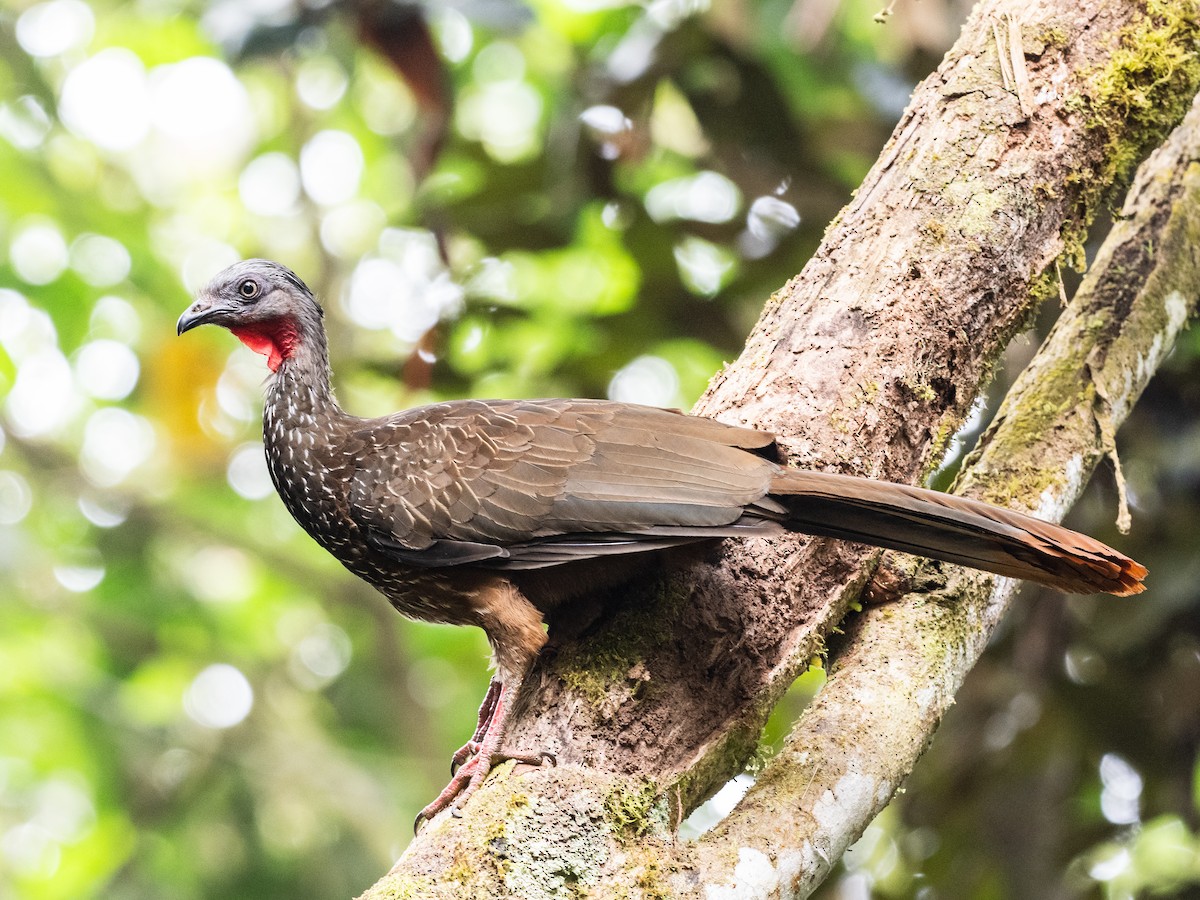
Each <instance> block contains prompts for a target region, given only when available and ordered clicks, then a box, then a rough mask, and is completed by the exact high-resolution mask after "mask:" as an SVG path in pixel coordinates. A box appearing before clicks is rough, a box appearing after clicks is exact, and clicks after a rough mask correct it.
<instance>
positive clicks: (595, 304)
mask: <svg viewBox="0 0 1200 900" xmlns="http://www.w3.org/2000/svg"><path fill="white" fill-rule="evenodd" d="M877 5H878V4H877V3H875V4H873V3H870V2H866V0H847V2H844V3H838V2H836V0H824V2H822V0H796V2H791V0H769V2H763V3H754V4H751V3H747V2H745V0H712V2H711V3H709V2H703V0H694V2H685V0H678V2H673V0H671V2H667V0H656V2H654V3H651V4H648V5H642V4H628V3H621V2H615V0H607V2H595V0H593V2H583V0H576V2H565V0H561V2H560V0H536V2H530V3H529V4H528V5H527V6H523V5H520V4H518V3H517V2H515V0H511V2H510V0H460V2H456V3H446V4H440V3H439V4H433V3H430V4H428V5H427V6H421V7H416V6H411V7H406V6H404V5H401V4H397V5H395V7H394V8H393V9H392V11H393V12H394V13H396V14H397V15H400V16H401V19H400V21H401V24H402V26H403V27H402V28H401V32H400V33H401V35H402V36H409V37H411V36H413V35H414V34H418V36H419V27H418V26H419V23H420V22H422V21H427V22H428V23H429V25H430V28H431V32H432V36H433V45H431V46H434V47H436V53H435V54H433V55H432V56H431V57H430V60H432V62H428V63H427V64H426V65H425V66H424V67H423V68H421V67H415V68H410V69H408V70H406V71H403V72H401V71H399V70H398V69H397V68H396V67H395V66H394V65H393V62H391V61H390V60H392V55H391V54H390V53H389V49H388V48H389V47H394V43H393V44H390V43H389V41H394V40H395V39H396V32H395V30H393V31H388V30H387V29H386V28H383V27H381V24H380V22H379V21H377V20H373V19H371V18H370V17H369V15H368V13H367V12H365V11H366V10H368V9H369V7H368V5H365V4H364V5H353V4H349V3H337V2H335V3H333V4H330V5H323V4H313V5H312V6H307V5H293V4H290V3H284V2H278V3H275V2H268V0H261V2H253V3H241V2H235V0H223V2H213V3H209V4H200V3H196V2H186V0H139V2H128V3H118V2H115V0H92V2H85V0H50V2H45V3H36V4H32V3H28V2H23V0H0V50H2V54H0V185H2V187H0V406H2V414H0V898H8V897H22V898H30V900H43V898H44V900H52V898H64V900H65V898H71V900H80V898H89V897H97V898H99V897H103V898H117V900H121V898H159V897H171V898H189V897H243V896H245V897H250V896H253V897H261V898H270V897H295V896H301V897H309V896H312V897H317V896H320V897H335V896H349V895H352V894H354V893H357V892H358V891H360V890H361V889H362V888H364V887H365V886H366V885H367V884H369V883H370V882H371V881H372V880H374V878H375V877H377V876H378V875H379V874H380V873H382V871H384V870H385V869H386V867H387V866H388V865H389V862H390V860H392V859H393V858H394V857H395V856H396V855H397V854H398V853H399V852H400V851H401V850H402V848H403V846H404V844H405V842H406V841H407V839H408V834H409V822H411V820H412V817H413V815H414V813H415V811H416V810H417V809H418V808H420V806H421V805H422V804H423V803H424V802H426V801H427V800H428V799H429V797H430V796H432V794H433V793H434V792H435V791H436V789H437V788H438V787H440V785H441V783H442V782H443V780H444V778H445V765H446V760H447V758H448V755H449V753H450V751H451V750H452V749H453V748H455V747H457V746H458V744H460V743H461V742H462V740H463V739H464V737H465V735H467V734H468V733H469V732H470V730H471V728H472V727H473V724H474V708H475V705H476V703H477V702H478V700H479V698H480V696H482V693H483V689H484V686H485V684H486V680H487V673H486V667H485V660H486V655H487V648H486V644H485V642H484V641H483V639H482V637H481V636H480V635H479V634H476V633H472V632H469V631H467V630H459V629H450V628H441V627H434V626H426V625H420V624H414V623H408V622H404V621H402V620H401V619H400V618H399V617H398V616H396V615H395V614H394V613H393V612H392V611H391V609H390V608H389V607H388V606H387V605H386V604H385V603H383V602H382V600H380V598H378V597H377V596H375V595H373V594H372V593H371V592H370V591H369V590H367V589H366V588H365V587H363V586H362V585H361V584H358V583H357V582H355V581H354V580H352V579H350V578H349V577H348V576H347V575H346V574H345V573H344V572H343V571H342V570H341V569H340V568H339V567H338V566H337V565H336V564H335V563H333V562H332V561H331V560H330V559H329V558H328V557H327V556H326V555H324V554H323V553H322V552H321V551H320V550H319V549H318V548H317V547H315V545H313V544H312V543H311V542H310V541H308V539H307V538H305V537H304V536H303V535H302V534H301V533H300V532H299V530H298V529H297V527H296V526H295V525H294V524H293V523H292V522H291V520H290V519H289V518H288V517H287V515H286V513H285V512H284V511H283V510H282V508H281V506H280V504H279V503H278V501H277V500H276V498H275V497H274V494H273V492H272V491H271V488H270V484H269V482H267V481H266V480H265V469H264V467H263V465H262V462H261V448H260V444H259V425H258V415H259V390H260V383H261V380H262V374H263V368H262V362H261V360H259V359H258V358H257V357H254V356H253V355H252V354H250V353H249V351H247V350H245V349H244V348H241V347H235V346H234V345H233V342H232V341H231V340H229V338H228V336H227V335H224V334H218V333H213V334H207V333H203V332H201V333H199V334H196V335H189V337H188V339H187V340H186V341H177V340H176V339H175V337H174V330H173V323H174V321H175V319H176V317H177V316H178V314H179V312H180V311H181V310H182V309H183V308H184V307H185V306H186V305H187V303H188V296H189V293H190V291H192V290H194V289H195V288H196V287H198V286H199V285H200V284H202V283H203V282H204V280H206V279H207V277H209V276H210V275H211V274H213V273H214V272H215V271H216V270H218V269H219V268H221V267H222V266H223V265H225V264H227V263H228V262H231V261H233V260H234V259H236V258H239V257H243V256H254V255H261V256H269V257H273V258H276V259H279V260H280V261H282V262H284V263H286V264H288V265H290V266H292V267H293V268H295V269H296V270H297V271H298V272H299V273H300V274H301V275H302V276H303V277H304V278H305V279H306V280H307V281H308V282H309V284H310V285H312V286H313V287H314V289H316V291H317V293H318V294H319V295H320V296H321V297H323V298H324V300H325V304H326V307H327V309H328V311H329V316H328V321H329V327H330V332H331V342H332V352H333V357H334V363H335V368H336V372H337V388H338V390H339V393H340V395H341V398H342V400H343V402H344V403H345V405H346V406H348V407H349V408H350V409H352V410H354V411H356V412H359V413H362V414H376V413H382V412H389V411H391V410H393V409H397V408H400V407H403V406H408V405H414V404H417V403H422V402H426V401H429V400H433V399H440V398H445V397H453V396H463V395H475V396H534V395H543V396H547V395H593V396H600V395H605V394H608V395H610V396H614V397H619V398H621V399H626V400H634V401H641V402H649V403H658V404H663V405H671V406H684V407H686V406H688V405H690V403H691V402H692V401H693V400H694V399H695V398H696V397H697V396H698V395H699V393H700V392H701V391H702V390H703V388H704V386H705V384H706V383H707V379H708V378H709V377H710V376H711V375H712V374H713V373H714V372H715V371H717V369H718V368H719V367H720V365H721V363H722V361H723V360H728V359H732V358H733V357H734V356H736V354H737V352H738V349H739V346H740V343H741V340H742V337H743V336H744V334H745V332H746V331H747V329H748V328H749V327H750V325H751V324H752V323H753V321H754V318H755V316H756V315H757V311H758V310H759V309H760V308H761V306H762V304H763V302H764V301H765V300H766V298H767V297H768V296H769V294H770V293H771V291H773V290H774V289H776V288H777V287H779V286H780V285H781V284H782V283H783V282H784V281H785V280H786V278H787V277H789V276H790V275H792V274H794V273H795V272H797V271H799V269H800V268H801V267H802V265H803V263H804V261H805V260H806V258H807V256H808V255H809V254H810V253H811V252H812V250H813V249H814V248H815V246H816V243H817V241H818V240H819V237H820V233H821V231H822V230H823V228H824V226H825V223H826V222H828V221H829V220H830V219H831V218H832V217H833V215H834V214H835V213H836V211H837V210H838V209H839V208H840V206H841V205H842V204H843V203H844V202H845V201H846V200H847V199H848V197H849V193H850V191H851V190H852V189H853V188H854V187H855V185H856V184H857V182H858V180H859V179H860V178H861V176H862V175H863V173H864V172H865V171H866V168H867V167H868V166H869V165H870V163H871V162H872V160H873V159H874V157H875V154H876V152H877V150H878V148H879V147H880V146H882V143H883V141H884V140H885V139H886V136H887V133H888V131H889V129H890V127H891V124H892V123H893V122H894V120H895V118H896V117H897V115H898V114H899V111H900V109H901V108H902V107H903V104H904V103H905V102H906V100H907V96H908V92H909V90H910V88H911V85H912V84H913V83H915V80H916V79H918V78H919V77H921V76H922V75H923V74H924V73H925V72H927V71H928V70H929V69H930V68H931V67H932V66H933V65H934V64H936V62H937V60H938V59H939V58H940V56H941V54H942V53H943V52H944V51H945V49H946V48H947V47H948V46H949V42H950V41H951V40H952V39H953V36H954V33H955V31H956V29H957V27H958V22H959V21H960V19H961V17H962V16H963V15H964V14H965V10H964V9H963V8H962V6H961V5H960V4H954V3H950V2H949V0H944V2H937V0H924V2H922V3H920V4H905V3H901V4H900V5H899V6H898V7H897V9H896V11H895V14H894V16H893V17H892V18H891V20H890V21H889V23H888V25H887V26H886V27H884V28H880V27H879V26H878V25H876V24H875V23H874V22H873V21H872V19H873V16H874V14H875V12H876V11H877V9H876V6H877ZM389 8H391V7H389ZM414 10H419V11H420V15H419V16H416V15H414ZM397 11H398V12H397ZM404 17H408V18H404ZM414 22H416V23H417V25H414ZM384 24H386V23H384ZM410 58H411V56H410ZM443 125H444V126H445V130H444V133H443V130H442V126H443ZM1044 324H1045V323H1043V325H1044ZM1027 350H1028V347H1022V346H1018V347H1016V348H1015V349H1014V351H1013V354H1012V357H1013V359H1012V361H1011V362H1012V365H1018V364H1019V362H1020V357H1021V355H1022V353H1023V352H1027ZM1198 358H1200V342H1198V341H1197V340H1196V337H1195V335H1194V334H1192V335H1191V336H1190V337H1189V339H1188V342H1187V344H1186V346H1184V347H1181V348H1180V349H1179V350H1178V351H1177V352H1176V354H1175V356H1174V357H1173V359H1172V360H1171V361H1170V363H1169V365H1168V367H1167V368H1168V370H1167V371H1166V372H1165V373H1164V375H1163V377H1162V378H1160V379H1159V380H1158V381H1157V382H1156V383H1155V385H1154V387H1153V388H1152V389H1151V391H1150V392H1149V395H1148V397H1147V399H1146V400H1145V401H1144V402H1143V404H1142V406H1141V407H1139V411H1138V413H1137V422H1136V423H1135V425H1134V428H1132V429H1130V431H1131V432H1132V437H1130V438H1129V439H1127V440H1126V441H1125V443H1126V444H1127V448H1126V451H1125V452H1126V460H1125V467H1126V471H1127V473H1128V474H1129V477H1130V483H1131V487H1132V489H1133V492H1134V499H1135V502H1136V504H1137V509H1136V510H1135V512H1136V513H1137V515H1136V522H1137V524H1136V526H1135V534H1134V536H1133V537H1132V538H1131V539H1119V540H1120V542H1121V546H1122V547H1123V548H1126V549H1128V550H1129V552H1131V553H1132V554H1133V555H1135V556H1139V557H1141V558H1144V561H1146V562H1147V563H1149V564H1150V566H1151V569H1152V572H1153V578H1154V580H1153V582H1152V591H1151V593H1150V594H1149V595H1148V596H1149V597H1150V599H1149V600H1147V601H1145V602H1144V603H1143V602H1141V601H1139V602H1137V603H1126V604H1117V603H1113V602H1111V601H1097V600H1093V599H1087V598H1084V599H1075V600H1071V601H1067V602H1064V601H1061V600H1049V601H1048V602H1046V603H1043V604H1033V603H1030V604H1028V605H1022V607H1021V609H1020V610H1019V611H1018V614H1017V615H1016V616H1014V619H1013V622H1012V623H1011V625H1010V628H1009V632H1008V634H1007V635H1006V637H1005V638H1004V639H1003V640H1002V641H1001V642H1000V646H998V647H997V648H996V649H995V651H994V652H993V653H992V654H991V655H990V656H989V657H988V659H987V660H986V661H985V663H984V664H983V666H981V668H980V670H979V671H978V672H977V673H976V674H975V676H973V678H972V680H971V682H970V683H969V685H968V687H967V689H966V690H965V691H964V694H963V697H962V698H961V701H960V705H959V708H958V709H956V710H955V712H954V713H953V714H952V715H951V716H949V717H948V721H947V723H946V726H945V727H944V729H943V731H942V733H941V735H940V737H939V739H938V741H937V742H936V743H935V747H934V749H933V751H932V752H931V753H930V755H929V756H928V757H927V758H926V759H925V760H923V761H922V764H921V766H920V767H919V768H918V770H917V772H915V773H914V775H913V778H912V780H911V783H910V789H909V792H908V793H907V794H905V795H903V796H902V797H901V799H900V800H899V801H898V802H897V803H895V804H893V806H892V807H890V808H889V810H888V811H887V812H886V813H885V814H884V815H883V816H881V817H880V819H879V821H877V822H876V823H875V825H873V826H872V828H871V830H870V831H869V832H868V834H867V836H866V838H864V840H863V842H861V843H860V845H859V846H858V848H856V849H855V851H854V852H853V853H852V854H851V855H850V856H849V857H848V858H847V861H846V863H845V865H844V866H843V867H842V868H841V869H839V871H838V873H837V875H836V876H835V877H834V878H833V879H831V881H830V883H829V885H827V887H826V888H825V891H826V896H830V897H833V896H845V897H860V896H865V895H866V894H868V893H872V892H873V893H875V894H877V895H879V896H889V897H890V896H897V897H898V896H912V895H917V896H929V897H932V896H934V895H935V894H942V895H945V896H980V897H987V896H1022V897H1034V896H1055V897H1058V896H1075V895H1080V896H1082V895H1087V894H1089V893H1093V892H1095V891H1097V890H1102V891H1103V892H1104V893H1106V895H1107V896H1111V897H1126V896H1135V895H1140V894H1141V893H1144V892H1147V891H1149V892H1156V893H1159V894H1164V893H1170V892H1171V891H1174V890H1177V889H1180V888H1181V886H1183V885H1194V884H1197V883H1200V838H1198V837H1197V831H1196V827H1197V805H1198V803H1197V788H1196V787H1195V786H1194V779H1193V770H1194V768H1195V766H1196V741H1197V738H1198V736H1200V727H1198V725H1200V718H1198V717H1197V715H1196V710H1197V709H1198V708H1200V703H1198V702H1197V701H1200V637H1198V636H1197V627H1198V626H1197V622H1196V616H1195V612H1194V610H1195V608H1196V600H1197V589H1196V587H1195V585H1196V583H1197V580H1198V576H1200V571H1197V568H1198V566H1200V562H1198V560H1200V553H1198V552H1197V550H1198V549H1200V545H1198V543H1197V538H1196V534H1197V530H1196V524H1195V523H1196V521H1197V516H1198V515H1200V500H1198V497H1197V495H1198V494H1200V433H1198V427H1200V426H1197V424H1196V423H1197V422H1200V417H1197V416H1196V415H1195V413H1196V410H1197V408H1198V407H1200V396H1198V392H1197V389H1196V387H1195V385H1196V384H1198V383H1200V379H1197V378H1196V375H1197V374H1198V372H1197V370H1198V368H1200V364H1198V362H1197V360H1198ZM1101 481H1103V479H1101ZM1111 508H1112V501H1111V496H1109V495H1108V494H1107V493H1106V492H1105V486H1104V484H1103V483H1101V484H1100V485H1099V486H1098V488H1097V490H1096V491H1094V492H1093V493H1092V495H1090V496H1089V498H1088V500H1087V501H1086V502H1085V503H1084V504H1083V508H1082V509H1081V510H1079V511H1078V513H1077V516H1078V519H1077V522H1076V524H1077V525H1081V526H1083V527H1086V528H1090V529H1092V530H1099V531H1100V532H1101V536H1105V535H1104V534H1103V531H1104V529H1105V526H1104V524H1103V523H1104V522H1106V521H1107V520H1108V519H1109V518H1111ZM1107 537H1109V539H1113V540H1118V539H1116V538H1114V537H1113V536H1112V535H1111V534H1109V535H1107ZM819 683H820V672H819V670H814V672H813V673H810V675H808V676H805V678H803V679H801V682H800V683H799V684H798V686H797V688H796V690H795V691H794V692H793V694H792V695H790V696H789V698H788V700H787V701H785V703H784V704H783V705H782V706H781V708H780V710H779V711H778V713H777V714H776V716H775V718H774V719H773V720H772V723H771V725H770V726H769V728H768V731H767V733H766V735H765V744H766V746H768V747H769V746H770V745H772V744H775V743H777V742H778V741H779V740H780V739H781V735H782V734H783V732H784V730H785V729H786V726H787V723H788V721H790V719H791V718H792V717H794V715H795V714H796V711H797V709H798V707H799V705H801V704H802V703H803V702H804V699H805V698H806V697H808V696H810V695H811V694H812V692H813V691H814V690H816V689H817V686H818V685H819ZM712 812H713V809H712V808H710V809H709V810H706V811H705V813H702V814H701V815H700V816H699V817H698V819H697V821H696V824H697V825H700V824H702V822H703V821H704V815H710V816H711V814H712Z"/></svg>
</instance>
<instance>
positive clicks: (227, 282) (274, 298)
mask: <svg viewBox="0 0 1200 900" xmlns="http://www.w3.org/2000/svg"><path fill="white" fill-rule="evenodd" d="M322 315H323V313H322V311H321V306H320V304H318V303H317V300H316V298H315V297H314V296H313V294H312V291H310V290H309V289H308V287H307V285H305V284H304V282H303V281H301V280H300V279H299V278H298V277H297V276H296V274H295V273H294V272H292V270H291V269H288V268H287V267H285V266H281V265H279V264H278V263H273V262H270V261H269V260H265V259H247V260H244V261H242V262H239V263H234V264H233V265H232V266H230V267H229V268H227V269H225V270H224V271H223V272H221V273H220V274H219V275H217V276H216V277H215V278H214V279H213V280H212V281H210V282H209V283H208V286H207V287H205V288H204V289H203V290H202V291H200V293H199V294H198V295H197V297H196V302H195V303H193V304H192V305H191V306H189V307H188V308H187V310H186V311H185V312H184V314H183V315H182V316H180V317H179V323H178V325H176V328H175V330H176V333H177V334H183V333H184V332H185V331H190V330H191V329H193V328H195V327H196V326H197V325H209V324H212V325H221V326H224V327H225V328H228V329H229V330H230V331H232V332H233V333H234V335H235V336H236V337H237V338H238V339H239V340H240V341H241V342H242V343H243V344H245V345H246V346H247V347H249V348H250V349H251V350H253V351H254V352H255V353H261V354H263V355H264V356H266V357H267V365H268V366H270V367H271V371H272V372H275V371H278V369H279V367H280V366H281V365H283V361H284V360H286V359H290V358H291V357H292V356H293V355H294V354H295V353H296V352H297V350H298V349H299V348H300V346H301V344H302V342H304V341H305V340H313V339H318V338H319V336H320V335H321V333H322V327H321V317H322Z"/></svg>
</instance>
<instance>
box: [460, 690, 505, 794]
mask: <svg viewBox="0 0 1200 900" xmlns="http://www.w3.org/2000/svg"><path fill="white" fill-rule="evenodd" d="M502 690H503V688H502V686H501V684H500V679H499V678H493V679H492V680H491V683H490V684H488V689H487V693H486V694H484V695H483V702H482V703H480V704H479V722H478V724H476V726H475V734H474V735H473V736H472V737H471V739H470V740H469V741H467V742H466V743H465V744H463V745H462V746H461V747H459V748H458V749H457V750H456V751H454V756H453V757H451V759H450V774H451V775H453V774H454V773H455V771H456V770H457V769H458V767H459V766H461V765H462V764H463V763H465V762H466V761H467V760H468V759H470V758H471V757H472V756H473V755H474V754H476V753H478V752H479V742H480V741H482V740H483V736H484V735H485V734H487V731H488V728H489V727H490V726H491V724H492V718H493V716H495V714H496V701H497V700H499V699H500V693H501V691H502Z"/></svg>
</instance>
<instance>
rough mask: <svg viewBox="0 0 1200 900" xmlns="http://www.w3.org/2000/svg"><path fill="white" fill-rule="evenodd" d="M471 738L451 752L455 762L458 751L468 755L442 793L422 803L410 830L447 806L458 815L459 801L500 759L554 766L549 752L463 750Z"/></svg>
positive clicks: (533, 764)
mask: <svg viewBox="0 0 1200 900" xmlns="http://www.w3.org/2000/svg"><path fill="white" fill-rule="evenodd" d="M473 743H475V742H474V741H468V742H467V743H466V744H464V745H463V746H462V747H461V748H460V749H459V751H458V753H455V754H454V758H455V761H456V764H457V762H458V757H459V754H463V756H464V758H465V757H466V756H468V755H469V756H470V758H469V759H467V760H466V762H465V763H463V764H462V765H461V767H458V768H457V770H456V771H455V772H454V775H453V777H452V778H451V779H450V783H449V784H448V785H446V787H445V788H443V789H442V792H441V793H440V794H438V795H437V797H436V798H434V801H433V802H432V803H430V804H429V805H428V806H426V807H425V808H424V809H423V810H421V811H420V812H419V813H417V818H416V821H414V822H413V832H414V833H416V832H418V831H420V828H421V824H422V823H423V822H428V821H429V820H430V819H432V818H433V817H434V816H436V815H437V814H438V813H440V812H441V811H442V810H444V809H449V810H450V814H451V815H452V816H454V817H455V818H461V816H462V812H461V811H460V810H461V808H462V806H463V804H464V803H466V802H467V800H469V799H470V797H471V795H472V794H474V793H475V792H476V791H477V790H479V787H480V785H482V784H483V782H484V781H485V780H486V779H487V777H488V775H489V774H490V773H491V771H492V769H493V768H494V767H496V766H497V765H499V764H500V763H502V762H508V761H509V760H515V761H516V762H519V763H523V764H525V765H527V766H545V765H551V766H553V765H555V764H556V760H555V758H554V754H552V753H545V752H542V753H502V752H499V751H497V752H495V753H484V752H482V749H481V748H479V747H478V745H477V746H476V748H475V749H473V750H470V753H469V754H467V753H464V751H467V750H468V749H469V748H470V747H471V744H473Z"/></svg>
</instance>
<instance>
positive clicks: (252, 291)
mask: <svg viewBox="0 0 1200 900" xmlns="http://www.w3.org/2000/svg"><path fill="white" fill-rule="evenodd" d="M238 293H239V294H241V295H242V297H243V299H246V300H253V299H254V298H255V297H257V296H258V282H257V281H254V280H253V279H251V278H247V279H246V280H245V281H243V282H242V283H241V284H239V285H238Z"/></svg>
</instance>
